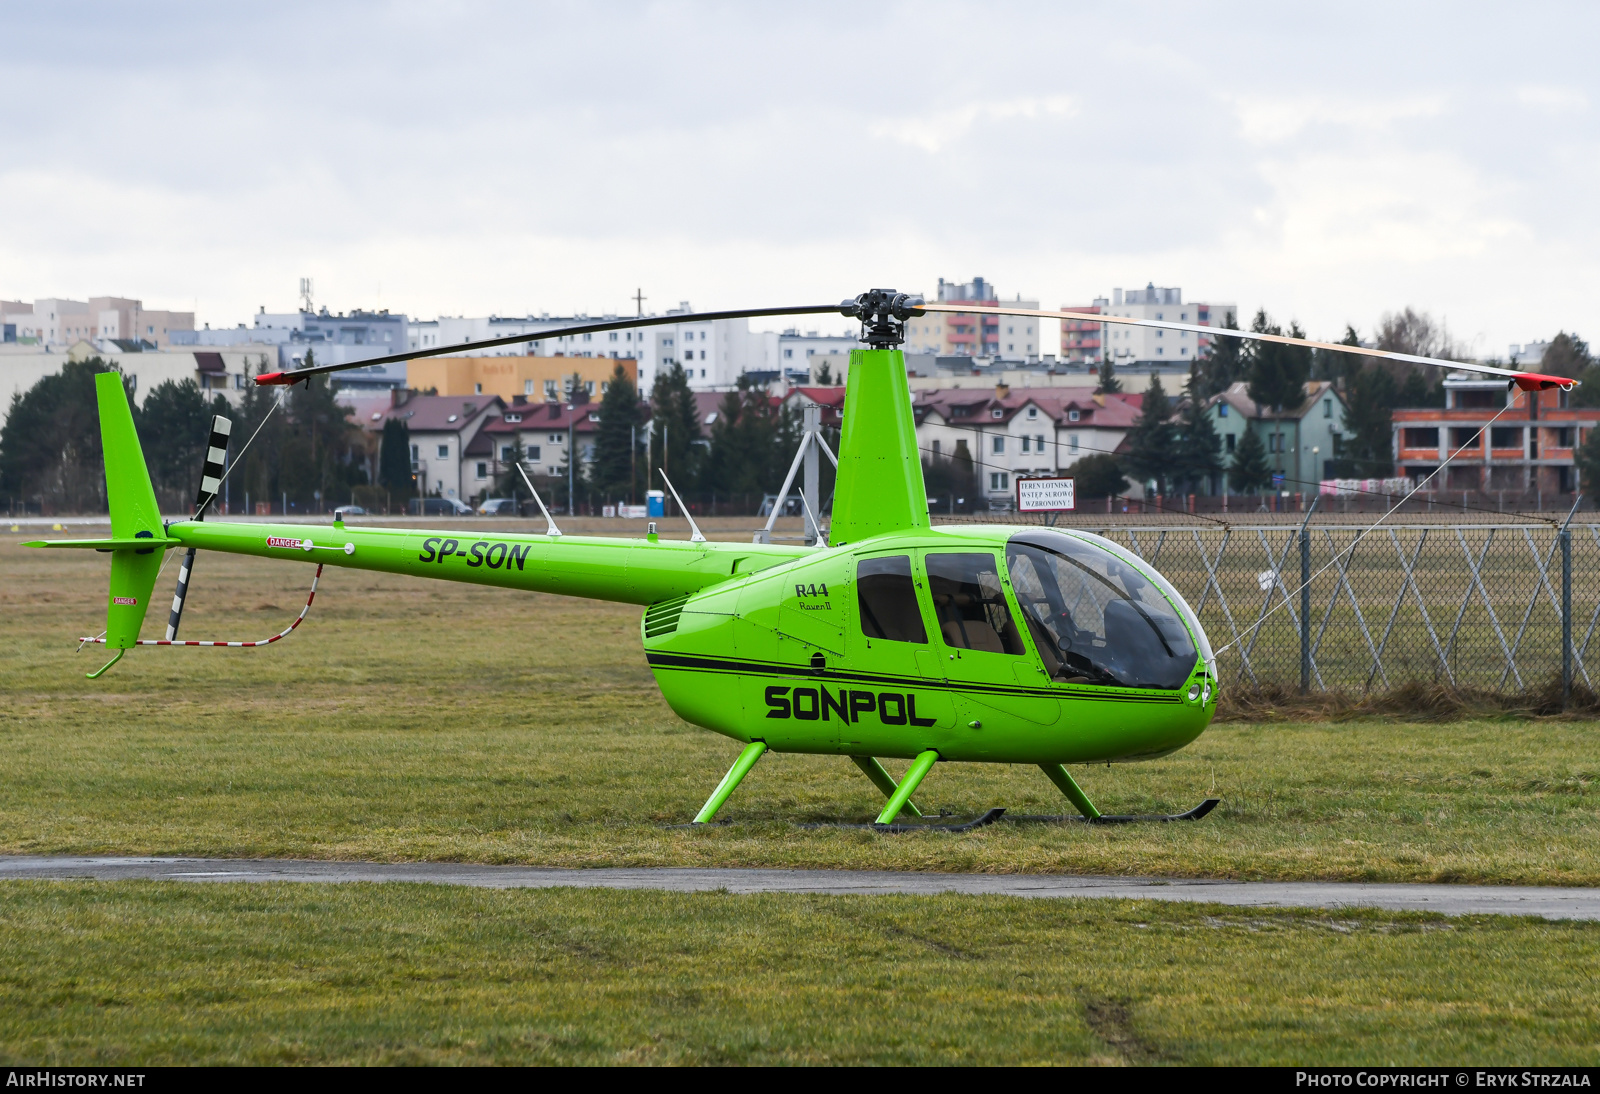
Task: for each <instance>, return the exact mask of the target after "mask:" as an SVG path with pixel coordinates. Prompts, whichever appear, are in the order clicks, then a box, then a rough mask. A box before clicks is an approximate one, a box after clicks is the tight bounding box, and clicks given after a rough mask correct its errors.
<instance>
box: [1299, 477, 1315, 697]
mask: <svg viewBox="0 0 1600 1094" xmlns="http://www.w3.org/2000/svg"><path fill="white" fill-rule="evenodd" d="M1315 507H1316V506H1315V504H1313V506H1312V508H1315ZM1310 518H1311V514H1310V513H1307V514H1306V519H1307V520H1309V519H1310ZM1310 690H1311V529H1309V528H1307V527H1306V526H1305V522H1304V521H1302V522H1301V524H1300V694H1301V695H1305V694H1307V693H1308V692H1310Z"/></svg>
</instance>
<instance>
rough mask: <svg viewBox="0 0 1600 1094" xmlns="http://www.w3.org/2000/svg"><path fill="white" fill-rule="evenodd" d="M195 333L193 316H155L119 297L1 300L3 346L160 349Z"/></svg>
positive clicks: (158, 313) (140, 303) (154, 312)
mask: <svg viewBox="0 0 1600 1094" xmlns="http://www.w3.org/2000/svg"><path fill="white" fill-rule="evenodd" d="M193 329H194V312H192V311H182V312H180V311H158V310H155V309H149V308H146V307H145V306H144V302H143V301H140V300H132V299H128V298H126V297H121V296H91V297H90V298H89V299H88V300H68V299H65V298H63V297H43V298H41V299H38V300H35V301H34V302H33V303H31V304H29V303H26V302H24V301H21V300H0V331H3V332H4V339H5V341H7V342H17V343H21V344H27V343H30V342H33V343H39V344H42V345H47V346H70V345H73V344H74V343H76V342H80V341H89V342H94V341H98V340H105V341H108V342H126V343H129V348H138V347H140V346H149V347H150V348H152V349H155V348H160V349H164V348H166V347H167V346H170V345H172V344H173V340H172V336H173V334H174V333H176V332H179V331H190V330H193Z"/></svg>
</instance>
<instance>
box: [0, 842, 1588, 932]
mask: <svg viewBox="0 0 1600 1094" xmlns="http://www.w3.org/2000/svg"><path fill="white" fill-rule="evenodd" d="M19 878H33V879H54V880H64V879H69V878H92V879H99V880H105V881H111V880H116V879H120V878H154V879H162V880H168V881H313V882H340V881H425V882H432V883H435V884H440V885H477V886H482V887H484V888H490V889H521V888H535V889H537V888H548V887H551V886H573V887H577V888H601V889H662V890H667V891H670V892H678V893H693V892H707V891H711V890H717V889H726V890H727V891H728V892H730V893H914V894H921V895H926V894H931V893H967V894H987V895H995V896H1025V897H1120V898H1127V899H1134V900H1188V901H1205V902H1210V903H1215V904H1231V905H1234V906H1236V907H1244V908H1388V909H1391V910H1396V911H1428V912H1440V913H1442V914H1444V915H1469V914H1475V913H1488V914H1494V915H1531V916H1542V917H1544V918H1546V919H1600V889H1558V888H1541V887H1534V886H1511V885H1407V884H1368V883H1364V882H1337V881H1205V880H1193V879H1170V880H1163V879H1160V878H1123V877H1071V876H1066V875H1061V874H934V873H890V872H884V871H867V870H861V871H857V870H710V869H708V870H698V869H675V868H639V869H592V870H552V869H545V868H543V867H537V866H479V865H473V864H470V863H451V862H397V863H381V862H311V861H297V860H293V859H199V858H111V857H105V858H65V857H62V858H47V857H41V858H30V857H23V856H15V857H8V856H0V880H4V879H19Z"/></svg>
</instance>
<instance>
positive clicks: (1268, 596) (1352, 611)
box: [935, 514, 1600, 693]
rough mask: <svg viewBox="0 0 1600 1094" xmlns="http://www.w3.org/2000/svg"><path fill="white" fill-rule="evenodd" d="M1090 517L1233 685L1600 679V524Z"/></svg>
mask: <svg viewBox="0 0 1600 1094" xmlns="http://www.w3.org/2000/svg"><path fill="white" fill-rule="evenodd" d="M1086 515H1087V514H1082V515H1078V516H1077V517H1076V519H1074V520H1072V522H1071V527H1073V528H1075V529H1077V530H1081V531H1092V532H1095V533H1097V534H1099V535H1103V536H1105V537H1107V538H1108V539H1111V540H1112V541H1113V542H1116V543H1119V544H1121V545H1123V546H1124V547H1127V548H1128V549H1129V550H1131V551H1132V552H1134V553H1135V554H1137V555H1139V556H1141V557H1143V558H1144V559H1146V560H1148V561H1149V562H1150V563H1151V565H1153V566H1154V567H1155V568H1156V569H1158V570H1159V571H1160V572H1161V573H1162V574H1164V575H1165V576H1166V577H1167V578H1168V580H1170V581H1171V582H1172V583H1173V584H1174V585H1176V586H1177V588H1178V590H1179V591H1180V592H1181V593H1183V595H1184V597H1185V598H1186V599H1187V600H1188V601H1189V604H1190V606H1191V607H1193V608H1194V609H1195V611H1196V613H1197V614H1198V615H1199V617H1200V621H1201V624H1202V626H1204V627H1205V629H1206V633H1207V635H1208V636H1209V637H1210V639H1211V644H1212V646H1213V647H1214V648H1217V649H1221V648H1222V647H1224V646H1229V648H1228V649H1227V651H1226V652H1225V653H1223V654H1222V655H1221V656H1220V657H1219V659H1218V670H1219V672H1220V674H1221V675H1222V678H1223V679H1224V680H1225V681H1226V680H1230V679H1231V680H1233V681H1237V682H1243V683H1248V684H1253V685H1282V686H1295V685H1298V686H1299V687H1300V689H1301V690H1302V691H1346V692H1362V693H1365V692H1368V691H1372V690H1377V689H1385V688H1391V687H1394V686H1397V685H1399V684H1402V683H1406V682H1410V681H1427V682H1439V683H1445V684H1448V685H1450V686H1452V687H1459V688H1474V689H1485V690H1491V691H1499V692H1506V691H1513V692H1520V691H1525V690H1529V689H1532V688H1540V687H1545V686H1548V685H1549V683H1550V682H1551V680H1552V678H1553V677H1556V676H1559V677H1560V679H1561V681H1562V686H1563V690H1564V692H1565V693H1570V690H1571V687H1572V683H1573V681H1574V680H1577V681H1579V682H1581V683H1582V684H1583V685H1584V686H1586V687H1588V688H1590V689H1594V688H1595V684H1596V678H1597V677H1600V663H1597V664H1596V665H1595V666H1594V668H1593V669H1591V667H1590V666H1589V663H1588V662H1589V658H1590V657H1591V656H1594V655H1595V654H1596V650H1597V647H1600V525H1597V524H1582V525H1576V524H1575V525H1569V526H1566V527H1559V526H1557V525H1555V524H1552V523H1549V522H1543V523H1503V524H1421V523H1406V524H1396V525H1392V526H1391V525H1388V524H1385V525H1382V526H1379V527H1377V528H1375V529H1371V526H1370V525H1353V524H1334V523H1304V524H1301V525H1299V526H1296V525H1294V524H1287V523H1281V524H1270V525H1269V524H1260V525H1222V524H1209V525H1203V526H1201V525H1193V524H1176V523H1172V524H1160V525H1144V526H1137V525H1116V524H1112V525H1109V526H1101V527H1096V526H1095V524H1094V523H1092V518H1091V519H1090V520H1085V519H1084V516H1086ZM935 519H936V520H937V519H938V518H935ZM941 523H942V522H941ZM1369 529H1371V530H1370V531H1369ZM1363 532H1365V533H1366V535H1364V536H1363V534H1362V533H1363ZM1352 544H1353V545H1354V546H1353V547H1352ZM1230 644H1231V645H1230Z"/></svg>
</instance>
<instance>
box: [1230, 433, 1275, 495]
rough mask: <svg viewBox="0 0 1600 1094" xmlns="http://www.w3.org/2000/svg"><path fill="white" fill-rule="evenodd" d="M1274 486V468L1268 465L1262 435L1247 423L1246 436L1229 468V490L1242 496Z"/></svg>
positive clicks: (1240, 442) (1241, 441) (1240, 441)
mask: <svg viewBox="0 0 1600 1094" xmlns="http://www.w3.org/2000/svg"><path fill="white" fill-rule="evenodd" d="M1271 485H1272V467H1271V466H1270V465H1269V464H1268V463H1267V446H1266V445H1264V444H1262V443H1261V435H1260V434H1259V433H1257V432H1256V431H1255V430H1254V429H1251V428H1250V427H1249V424H1248V423H1246V425H1245V430H1244V436H1243V437H1241V438H1239V446H1238V448H1236V449H1235V450H1234V453H1233V463H1232V464H1230V465H1229V466H1228V489H1229V490H1230V491H1238V492H1239V493H1241V494H1254V493H1255V492H1256V491H1258V490H1263V489H1265V488H1266V487H1268V486H1271Z"/></svg>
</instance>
